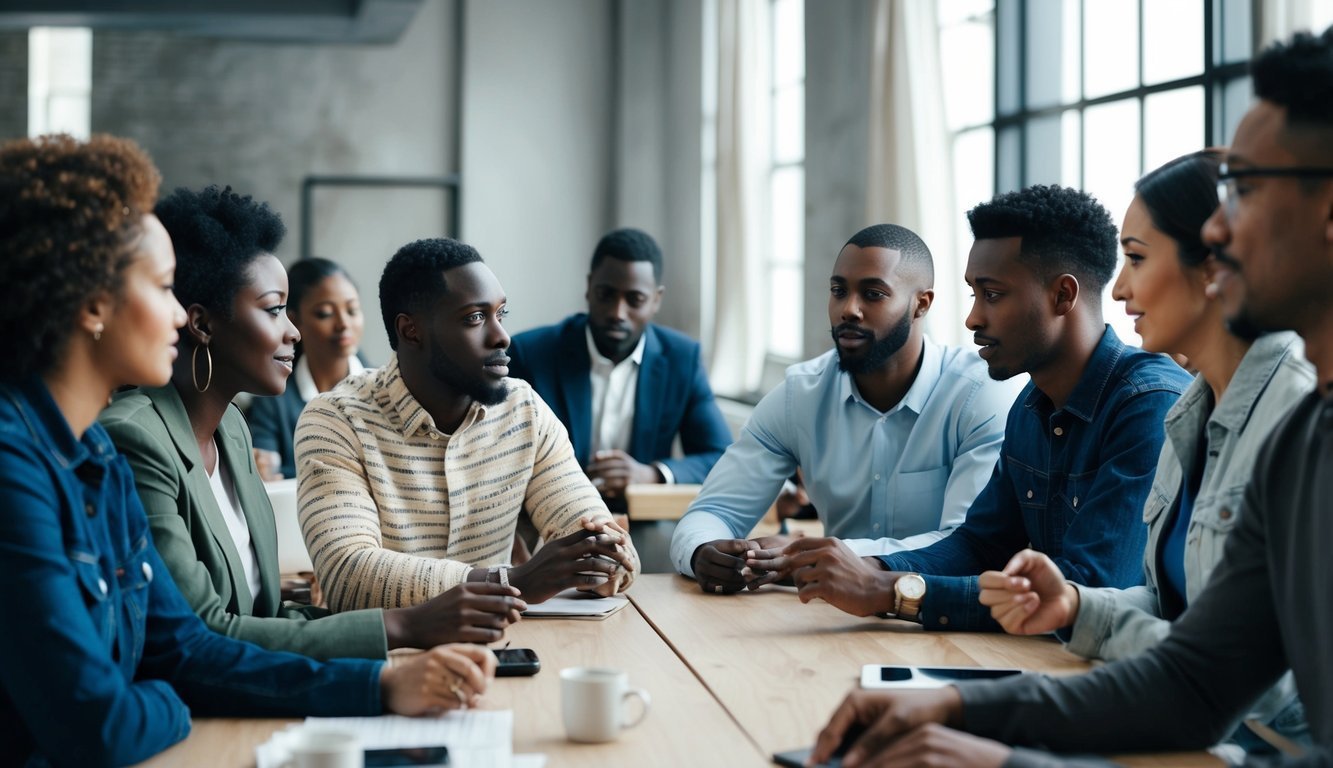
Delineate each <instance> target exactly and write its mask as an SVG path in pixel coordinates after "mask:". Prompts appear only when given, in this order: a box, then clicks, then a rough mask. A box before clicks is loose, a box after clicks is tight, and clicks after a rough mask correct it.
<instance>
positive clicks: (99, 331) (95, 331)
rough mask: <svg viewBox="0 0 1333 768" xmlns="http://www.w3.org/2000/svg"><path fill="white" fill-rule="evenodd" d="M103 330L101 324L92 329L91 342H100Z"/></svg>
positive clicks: (103, 327)
mask: <svg viewBox="0 0 1333 768" xmlns="http://www.w3.org/2000/svg"><path fill="white" fill-rule="evenodd" d="M103 330H105V326H103V325H102V324H101V323H98V324H97V327H96V328H94V329H93V341H95V342H96V341H101V340H102V331H103Z"/></svg>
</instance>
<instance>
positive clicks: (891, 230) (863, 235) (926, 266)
mask: <svg viewBox="0 0 1333 768" xmlns="http://www.w3.org/2000/svg"><path fill="white" fill-rule="evenodd" d="M849 245H854V246H856V247H857V248H888V249H891V250H895V251H897V252H898V253H899V260H898V264H899V265H900V266H903V267H906V268H907V269H909V270H911V271H914V272H916V273H918V274H919V275H921V276H922V277H924V278H925V280H926V284H925V287H926V288H931V287H934V285H935V260H934V258H933V257H931V255H930V249H929V248H927V247H926V241H924V240H922V239H921V236H920V235H918V234H917V233H915V232H913V231H912V230H910V229H908V228H907V227H900V226H898V225H897V224H872V225H870V226H868V227H866V228H865V229H863V230H861V231H860V232H857V233H856V234H854V235H852V236H851V238H850V239H849V240H848V241H847V242H846V243H843V246H842V247H843V248H846V247H847V246H849Z"/></svg>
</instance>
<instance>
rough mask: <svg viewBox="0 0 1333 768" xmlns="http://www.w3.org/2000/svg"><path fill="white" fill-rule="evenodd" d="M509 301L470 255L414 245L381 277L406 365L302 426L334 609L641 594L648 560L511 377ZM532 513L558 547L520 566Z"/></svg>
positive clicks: (305, 475)
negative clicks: (485, 592) (462, 591)
mask: <svg viewBox="0 0 1333 768" xmlns="http://www.w3.org/2000/svg"><path fill="white" fill-rule="evenodd" d="M505 303H506V299H505V295H504V289H503V288H501V286H500V283H499V281H498V280H497V279H496V278H495V275H494V274H493V273H492V272H491V270H490V269H489V268H488V267H487V266H486V265H485V264H483V263H482V260H481V256H480V255H479V254H478V253H477V251H476V250H475V249H474V248H472V247H471V246H468V245H465V244H463V243H460V242H458V241H456V240H449V239H443V238H441V239H432V240H418V241H416V242H414V243H410V244H408V245H406V246H404V247H403V248H402V249H400V250H399V251H398V253H397V254H395V255H394V257H393V258H392V259H391V260H390V261H389V263H388V265H387V266H386V267H385V269H384V275H383V276H382V277H381V278H380V309H381V311H382V313H383V315H384V324H385V327H386V329H387V330H388V332H389V341H390V346H392V347H393V349H394V351H395V354H394V355H393V356H392V357H391V358H390V359H389V362H388V363H387V364H386V365H385V366H384V367H383V368H380V369H379V370H377V371H367V372H365V373H362V374H359V375H355V376H351V377H349V378H348V379H346V380H344V381H343V382H342V383H341V384H339V385H338V386H337V387H336V388H334V389H333V390H332V391H330V392H327V393H325V394H322V395H320V396H319V397H317V398H315V399H314V400H312V401H311V402H310V404H309V405H308V406H306V409H305V411H304V412H303V413H302V414H301V418H300V421H299V422H298V424H297V428H296V465H297V476H298V478H299V488H300V490H299V504H300V519H301V528H302V531H303V532H304V534H305V540H306V547H307V548H308V549H309V550H310V554H311V558H312V559H313V560H314V564H315V572H316V574H317V575H318V577H319V581H320V584H321V585H323V588H324V593H325V595H327V597H328V601H329V607H330V608H332V609H333V610H335V611H345V610H353V609H358V608H369V607H384V608H395V607H400V606H409V605H416V604H418V603H421V602H424V601H426V600H428V599H430V598H432V597H434V596H436V595H438V594H440V593H441V592H444V591H445V590H447V589H449V588H451V587H453V586H455V585H457V584H459V583H461V582H463V581H492V582H500V583H506V584H513V585H514V586H515V587H517V588H518V589H519V590H520V591H521V592H522V594H523V598H524V600H526V601H527V602H528V603H538V602H541V601H543V600H546V599H547V598H549V597H551V596H552V595H554V594H556V593H557V592H560V591H562V590H565V589H569V588H577V589H580V590H585V591H592V592H596V593H598V594H602V595H610V594H614V593H616V592H619V591H622V590H624V589H625V588H626V587H628V586H629V584H630V582H631V581H632V579H633V574H634V573H635V572H636V571H637V570H638V567H639V560H638V554H637V553H636V552H635V551H634V546H633V544H632V543H631V542H630V540H629V536H628V534H627V533H626V532H625V531H624V530H623V529H621V528H619V527H618V526H617V525H616V524H615V523H614V522H613V521H612V519H611V516H610V514H609V513H608V512H607V510H606V505H605V504H604V503H603V502H602V499H601V496H600V494H598V492H597V490H596V489H595V488H593V486H592V484H591V483H590V482H589V480H588V478H587V476H586V475H585V474H584V473H583V470H582V469H581V468H580V467H579V464H578V461H577V460H576V459H575V457H574V451H573V449H572V448H571V447H570V443H569V438H568V437H567V436H566V433H565V429H564V427H563V426H561V424H560V422H559V420H557V419H556V417H555V415H554V414H553V413H552V412H551V410H550V408H548V407H547V405H546V403H544V402H542V400H541V398H540V397H538V396H537V394H536V393H535V392H533V390H532V388H531V387H530V386H529V385H528V384H527V383H526V382H523V381H520V380H517V379H509V378H507V376H508V373H509V368H508V364H509V358H508V357H507V356H506V354H505V352H506V349H507V348H508V347H509V334H507V333H506V332H505V330H504V328H503V326H502V321H503V318H504V316H505V314H507V312H508V310H507V309H506V308H505ZM524 507H526V508H527V510H528V511H529V513H530V514H531V516H532V520H533V522H534V523H535V524H536V526H537V528H538V530H539V531H541V533H542V536H543V538H544V539H545V541H546V542H547V543H546V545H545V546H544V547H542V548H541V549H540V550H538V551H537V553H536V554H535V555H534V556H533V557H532V559H531V560H529V561H528V562H526V563H524V564H522V565H519V566H515V567H513V568H509V567H508V566H506V565H505V563H506V562H507V561H508V557H509V552H510V547H511V545H512V543H513V539H514V528H515V523H516V521H517V518H518V514H519V510H520V509H521V508H524Z"/></svg>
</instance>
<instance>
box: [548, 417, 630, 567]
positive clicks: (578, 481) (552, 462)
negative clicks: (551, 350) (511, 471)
mask: <svg viewBox="0 0 1333 768" xmlns="http://www.w3.org/2000/svg"><path fill="white" fill-rule="evenodd" d="M532 404H533V408H534V409H535V413H534V414H533V419H532V421H533V425H534V427H535V430H536V434H535V435H534V441H535V445H536V451H535V455H534V461H533V468H532V480H531V481H530V482H529V483H528V491H527V495H526V498H525V499H524V507H525V508H526V509H527V510H528V511H529V513H530V514H531V515H532V522H533V524H534V525H535V526H536V527H537V530H538V531H541V534H542V538H543V539H545V540H546V541H551V540H553V539H557V538H560V537H561V536H568V535H569V534H571V533H574V532H575V531H579V530H582V529H583V526H582V523H581V522H580V521H581V520H582V519H583V518H585V517H588V518H592V519H594V520H599V521H605V522H611V519H612V518H611V513H610V512H608V511H607V509H606V503H605V502H603V501H602V496H601V494H599V493H598V492H597V489H596V488H594V487H593V485H592V482H590V481H589V480H588V476H587V475H585V474H584V473H583V469H582V467H580V466H579V462H578V459H577V458H576V457H575V456H574V448H573V446H572V445H570V442H569V436H568V434H567V433H566V432H565V427H564V425H563V424H561V423H560V420H559V419H558V418H556V416H555V413H554V412H552V411H551V408H550V406H548V405H547V404H546V403H545V402H543V401H542V400H541V398H538V397H534V398H533V399H532ZM624 548H625V550H626V551H627V552H628V554H629V556H630V562H631V565H632V568H631V569H630V570H625V569H623V568H621V569H619V570H618V571H617V573H616V579H617V585H616V591H617V592H623V591H625V590H626V589H627V588H629V585H630V584H632V583H634V574H635V573H637V572H638V570H639V553H638V552H637V551H635V549H634V543H633V542H632V541H630V540H629V537H628V533H627V534H626V539H625V546H624Z"/></svg>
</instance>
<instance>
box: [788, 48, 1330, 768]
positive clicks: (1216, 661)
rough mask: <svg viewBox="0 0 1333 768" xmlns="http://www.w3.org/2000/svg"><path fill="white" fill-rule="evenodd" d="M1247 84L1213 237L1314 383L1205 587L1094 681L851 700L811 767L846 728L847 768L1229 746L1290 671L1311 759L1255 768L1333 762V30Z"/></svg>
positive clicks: (1261, 69)
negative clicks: (858, 731)
mask: <svg viewBox="0 0 1333 768" xmlns="http://www.w3.org/2000/svg"><path fill="white" fill-rule="evenodd" d="M1252 74H1253V80H1254V89H1255V95H1256V96H1257V97H1258V99H1259V101H1258V103H1257V104H1256V105H1255V106H1254V107H1253V108H1252V109H1251V110H1250V111H1249V112H1248V113H1247V114H1246V116H1245V118H1244V119H1243V120H1242V121H1241V123H1240V125H1239V126H1238V127H1237V129H1236V136H1235V139H1234V141H1233V142H1232V145H1231V148H1230V150H1229V152H1228V154H1227V163H1226V164H1225V165H1224V166H1223V167H1222V173H1221V180H1220V182H1219V184H1218V193H1219V197H1221V200H1222V204H1221V205H1220V206H1219V207H1218V210H1217V211H1216V212H1215V213H1214V214H1213V216H1212V218H1211V219H1209V221H1208V223H1207V224H1206V225H1205V227H1204V239H1205V241H1206V242H1207V243H1209V244H1210V245H1211V246H1212V247H1213V248H1214V249H1215V251H1216V253H1217V257H1218V259H1219V261H1221V262H1222V263H1223V264H1224V265H1226V266H1227V267H1229V270H1228V271H1226V273H1225V274H1224V275H1223V276H1222V277H1221V278H1220V279H1219V283H1220V285H1219V287H1220V292H1221V294H1222V295H1223V297H1224V301H1226V303H1227V304H1226V305H1227V307H1228V315H1229V316H1230V317H1231V318H1232V319H1233V320H1234V321H1243V322H1246V323H1249V324H1252V325H1254V326H1256V327H1258V328H1262V329H1267V330H1278V329H1291V330H1295V331H1296V332H1297V333H1299V334H1300V335H1301V336H1302V337H1303V338H1304V340H1305V344H1306V354H1307V356H1308V357H1309V358H1310V360H1311V362H1313V363H1314V365H1315V369H1316V371H1317V374H1318V385H1317V390H1316V391H1315V392H1313V393H1311V394H1309V395H1308V396H1306V397H1305V399H1303V400H1302V401H1301V402H1300V403H1298V404H1297V405H1296V407H1295V409H1294V411H1293V412H1292V413H1291V415H1290V416H1289V417H1288V418H1287V419H1286V420H1285V421H1284V422H1283V423H1282V424H1281V425H1280V426H1279V427H1278V428H1277V429H1276V431H1275V432H1274V433H1273V436H1272V438H1271V439H1270V440H1269V441H1268V443H1267V445H1266V446H1265V448H1264V450H1263V451H1262V453H1261V455H1260V457H1259V460H1258V462H1257V464H1256V467H1255V474H1254V477H1253V479H1252V481H1251V483H1250V486H1249V489H1248V490H1247V491H1246V494H1245V500H1244V512H1243V514H1242V515H1241V520H1240V523H1239V524H1238V525H1237V528H1236V530H1235V531H1233V532H1232V534H1231V536H1230V537H1229V538H1228V540H1227V542H1226V549H1225V554H1224V556H1223V558H1222V563H1221V565H1219V567H1218V568H1217V570H1216V571H1215V572H1214V574H1213V578H1212V580H1211V581H1210V583H1209V585H1208V587H1207V588H1206V589H1205V590H1204V592H1203V593H1202V594H1201V595H1199V597H1198V600H1197V601H1195V602H1193V603H1192V604H1191V607H1190V610H1189V611H1187V612H1186V613H1185V615H1184V616H1182V617H1181V618H1180V620H1179V621H1177V622H1176V623H1175V624H1174V625H1173V626H1172V629H1171V633H1170V635H1169V636H1168V637H1167V638H1166V639H1165V640H1164V641H1163V642H1162V643H1161V644H1160V645H1157V646H1156V647H1154V648H1152V649H1150V650H1148V651H1146V652H1145V653H1143V654H1141V655H1138V656H1135V657H1133V658H1130V659H1126V660H1123V661H1120V662H1116V663H1113V664H1109V665H1107V666H1105V667H1102V668H1100V669H1097V670H1095V671H1093V672H1091V673H1089V674H1087V675H1083V676H1080V677H1074V678H1064V679H1060V680H1057V679H1052V678H1046V677H1043V676H1038V675H1030V676H1023V677H1021V678H1011V679H1009V680H1004V681H995V682H978V683H974V684H965V685H959V686H957V687H950V688H945V689H942V690H939V691H928V692H918V693H917V694H915V695H907V694H897V695H894V694H884V693H876V692H865V691H858V692H855V693H853V694H851V695H850V696H849V697H848V698H847V700H846V701H844V702H843V704H842V705H841V706H840V707H839V708H838V710H837V711H836V712H835V713H834V715H833V718H832V719H831V721H830V722H829V724H828V725H827V726H826V727H825V728H824V730H823V731H822V732H821V733H820V735H819V741H818V744H817V746H816V749H815V752H814V754H813V755H812V760H813V761H816V762H817V761H819V760H821V759H826V758H827V757H828V756H829V755H830V754H832V752H833V750H834V749H835V748H836V747H837V746H838V744H839V742H840V741H841V740H842V738H843V736H844V734H845V733H846V732H847V730H848V729H849V727H851V726H852V725H853V723H860V724H862V725H865V726H867V730H866V732H865V733H864V734H863V735H862V736H861V737H860V738H859V739H858V740H857V741H856V743H855V745H854V746H853V747H852V749H851V751H850V752H849V753H848V755H847V759H846V760H845V761H844V765H847V766H849V768H850V767H851V766H855V765H865V764H873V765H897V764H900V763H901V762H902V761H903V760H904V759H905V758H908V757H910V758H911V759H912V760H913V761H914V764H916V763H920V764H932V761H934V762H938V763H939V764H948V765H956V766H1000V765H1010V766H1039V765H1047V764H1056V762H1057V761H1056V759H1055V758H1052V757H1050V756H1048V755H1045V754H1042V753H1039V752H1035V751H1030V750H1029V749H1024V748H1021V747H1037V746H1040V747H1042V748H1044V749H1048V750H1054V751H1056V752H1084V753H1087V752H1094V753H1097V752H1100V753H1109V752H1127V751H1134V750H1180V749H1199V748H1203V747H1207V746H1209V745H1211V744H1213V743H1215V742H1217V741H1218V740H1219V739H1221V738H1223V737H1225V736H1226V735H1227V734H1228V733H1230V732H1231V731H1232V729H1233V728H1234V727H1235V724H1236V722H1237V720H1238V719H1239V718H1240V717H1241V716H1242V715H1243V714H1244V713H1245V712H1246V711H1247V710H1248V709H1249V707H1250V705H1251V703H1252V702H1253V701H1254V700H1255V698H1256V697H1258V696H1259V695H1260V694H1262V693H1263V692H1264V691H1265V690H1267V689H1268V688H1269V687H1270V686H1272V685H1273V683H1274V682H1276V681H1277V679H1278V678H1279V677H1280V676H1281V675H1282V674H1283V673H1284V672H1285V671H1286V670H1287V669H1291V670H1292V671H1293V672H1294V674H1295V678H1296V686H1297V689H1298V690H1299V692H1300V696H1301V699H1302V700H1303V701H1304V703H1305V710H1306V715H1307V718H1308V720H1309V723H1310V730H1311V736H1312V737H1313V741H1314V746H1313V747H1312V748H1311V749H1309V750H1307V751H1306V753H1305V754H1304V756H1301V757H1295V756H1284V757H1279V758H1274V759H1272V761H1271V762H1270V761H1265V760H1263V759H1261V758H1251V759H1250V760H1251V762H1249V763H1247V765H1250V764H1252V765H1284V766H1285V765H1291V766H1297V765H1299V766H1333V640H1330V638H1333V602H1330V601H1329V598H1328V596H1329V594H1330V593H1333V558H1329V556H1328V552H1329V549H1330V546H1333V513H1331V512H1330V503H1329V500H1330V499H1333V302H1330V301H1329V300H1328V291H1329V288H1330V286H1333V28H1330V29H1329V30H1327V31H1325V32H1324V33H1323V34H1322V35H1320V36H1317V37H1316V36H1312V35H1309V34H1304V33H1303V34H1298V35H1296V36H1295V37H1294V38H1293V39H1292V40H1291V41H1290V42H1289V43H1287V44H1276V45H1274V46H1271V47H1270V48H1268V49H1267V50H1265V51H1264V52H1263V53H1262V54H1261V55H1260V56H1259V57H1258V58H1257V59H1255V61H1254V64H1253V68H1252ZM946 726H947V727H946ZM955 728H966V730H968V731H970V732H971V734H975V735H968V734H964V733H961V732H959V731H957V730H954V729H955ZM978 736H981V737H986V738H978ZM990 739H997V740H999V742H1003V743H997V742H996V741H991V740H990ZM1006 744H1013V745H1016V746H1017V747H1020V748H1018V749H1015V748H1011V747H1008V746H1006ZM1059 764H1062V765H1063V764H1068V763H1067V762H1066V761H1059Z"/></svg>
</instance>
